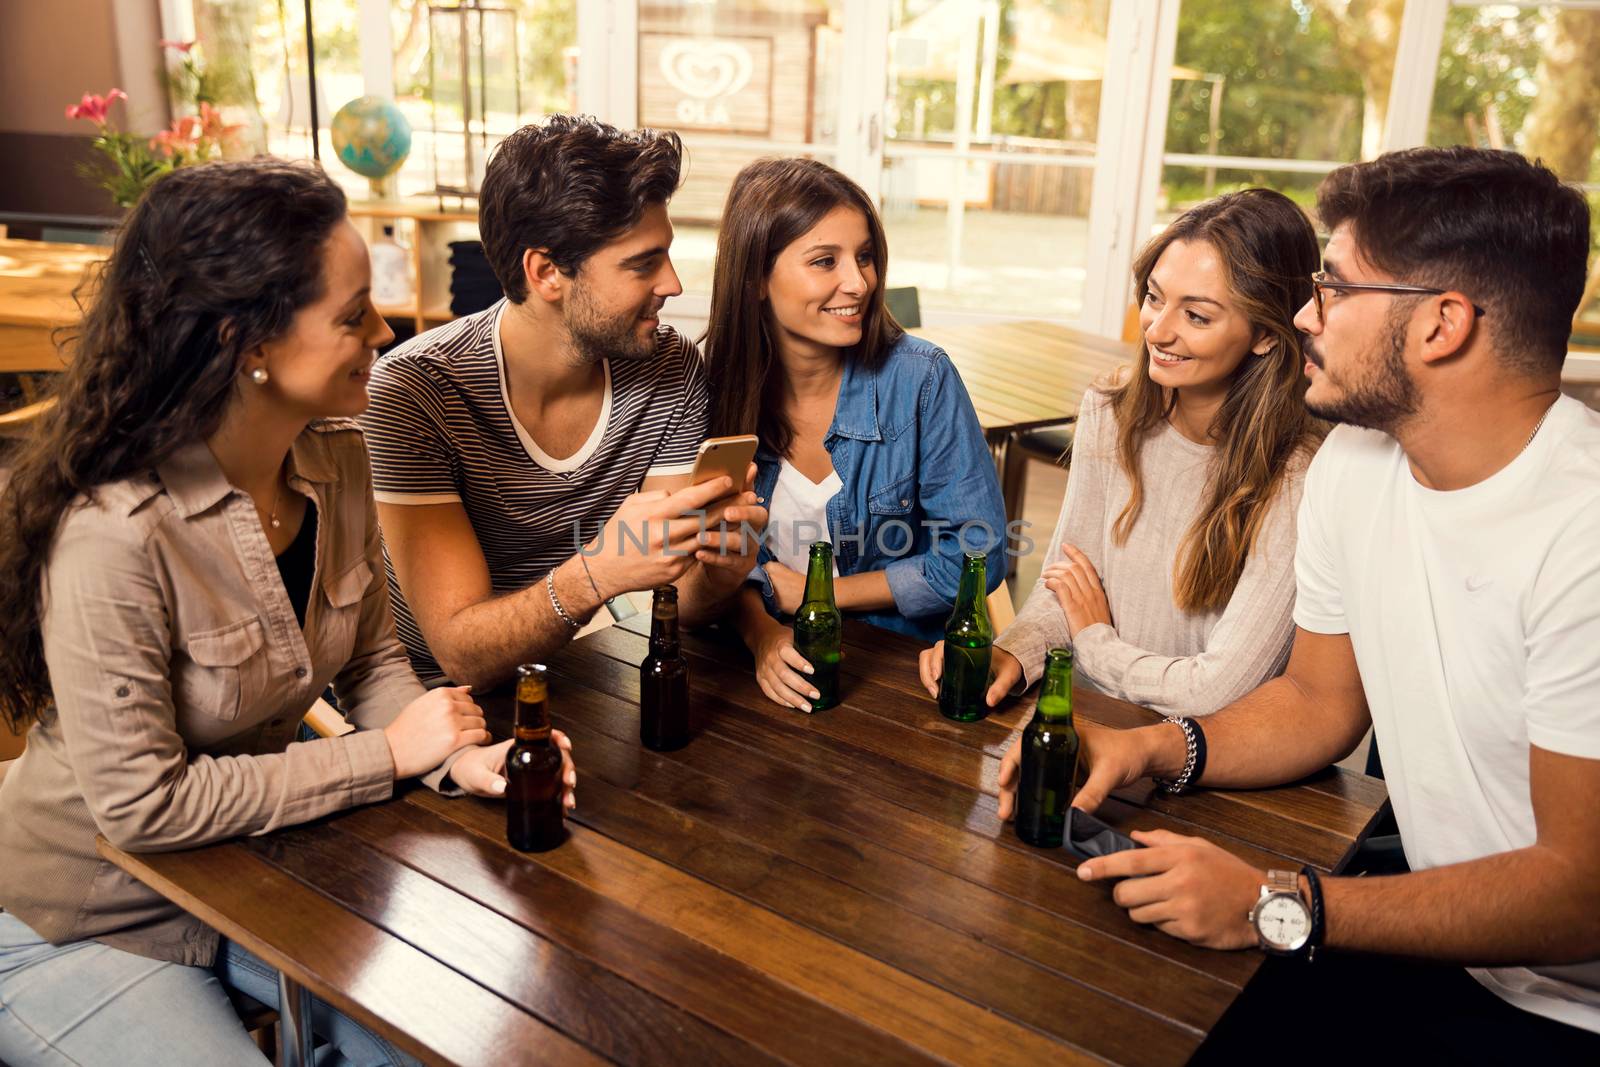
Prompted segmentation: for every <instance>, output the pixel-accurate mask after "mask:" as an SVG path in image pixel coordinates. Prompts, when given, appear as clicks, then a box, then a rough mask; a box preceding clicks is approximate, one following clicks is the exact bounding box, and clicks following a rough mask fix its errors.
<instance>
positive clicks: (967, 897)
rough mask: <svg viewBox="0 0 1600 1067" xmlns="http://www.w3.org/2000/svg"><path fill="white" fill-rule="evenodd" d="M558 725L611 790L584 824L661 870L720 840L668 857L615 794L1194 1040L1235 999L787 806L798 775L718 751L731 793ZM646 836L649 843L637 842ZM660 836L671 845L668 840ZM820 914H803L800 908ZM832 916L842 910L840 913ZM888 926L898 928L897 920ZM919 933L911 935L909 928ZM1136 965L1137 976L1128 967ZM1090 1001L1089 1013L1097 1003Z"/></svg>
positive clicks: (655, 820)
mask: <svg viewBox="0 0 1600 1067" xmlns="http://www.w3.org/2000/svg"><path fill="white" fill-rule="evenodd" d="M614 699H615V698H611V697H608V696H606V695H605V694H601V693H595V692H593V691H586V692H584V693H583V694H582V696H581V697H579V698H578V699H573V700H566V701H563V705H564V706H565V707H567V708H569V709H570V708H573V707H576V706H578V705H579V704H585V705H586V704H589V703H590V702H600V701H605V700H614ZM562 720H563V725H562V729H565V730H567V731H568V732H569V734H570V735H571V736H572V738H573V743H574V745H577V746H579V747H580V748H581V750H582V752H583V753H584V768H585V772H586V774H587V776H588V780H589V782H590V783H591V784H593V783H595V782H597V781H598V782H602V783H605V784H606V786H607V789H605V790H602V797H603V804H602V805H601V808H602V816H603V817H600V818H597V815H596V805H595V802H594V797H595V793H594V791H593V790H590V789H588V788H587V787H586V789H585V799H584V806H585V812H584V814H583V815H582V816H580V818H581V820H582V821H583V822H584V823H585V824H586V825H589V826H591V827H593V828H594V829H597V830H600V831H602V832H604V833H606V834H607V835H608V836H611V837H614V838H617V839H618V840H621V841H624V842H625V843H628V844H632V845H633V846H634V847H635V848H637V849H639V850H640V851H643V852H649V853H650V854H652V855H655V856H657V858H664V859H665V858H669V856H668V853H669V852H671V851H673V850H674V849H675V848H678V847H682V846H683V845H684V844H685V843H686V844H688V845H689V846H691V847H695V848H698V847H699V842H701V841H706V840H714V839H715V837H716V835H715V834H711V833H703V834H702V833H697V834H695V835H694V836H693V837H692V838H691V839H689V840H688V841H687V842H682V841H677V842H674V844H672V845H663V844H662V842H661V840H653V839H651V838H650V837H649V836H648V834H649V831H648V830H647V829H646V828H647V827H650V826H652V824H659V823H660V822H662V819H661V817H660V816H658V815H654V814H653V813H644V814H642V815H641V814H638V813H636V812H635V811H634V810H633V808H632V807H631V806H630V805H628V804H627V803H626V802H625V801H624V800H622V799H619V797H618V796H617V794H618V791H619V790H628V791H629V792H630V793H632V794H635V795H637V797H640V798H644V799H647V800H650V801H653V802H655V803H657V804H659V805H661V806H663V807H665V808H669V809H672V810H673V811H675V812H677V813H678V815H679V816H681V817H682V818H684V819H688V820H690V821H691V822H692V823H693V824H695V825H699V824H704V825H705V826H706V827H714V828H715V830H716V833H718V834H723V835H725V838H732V837H735V836H737V838H739V840H740V841H741V842H744V843H741V844H739V845H738V846H737V847H739V848H757V849H760V850H762V851H771V852H772V853H773V854H775V855H777V856H781V857H782V858H783V859H784V860H785V861H787V862H789V863H792V864H797V865H799V866H801V867H804V868H807V871H808V872H815V873H816V874H817V875H824V876H826V877H827V878H831V879H834V880H836V881H837V882H839V883H843V884H845V885H848V886H850V887H852V888H854V889H858V890H860V891H861V892H863V893H866V894H869V895H871V896H872V897H874V898H876V899H877V900H881V901H884V902H887V903H890V904H893V905H895V906H896V907H899V908H902V909H904V910H905V911H907V912H909V913H911V914H912V915H913V916H916V917H919V918H920V919H926V920H928V921H931V922H933V923H937V924H938V925H940V926H942V927H945V928H947V929H949V930H953V931H956V932H959V933H962V934H965V935H967V936H969V937H972V938H976V939H977V940H979V941H981V942H983V943H984V944H986V945H992V946H994V947H995V948H997V949H1001V950H1003V951H1005V952H1008V953H1010V954H1012V955H1013V956H1016V957H1019V958H1021V959H1024V960H1027V961H1028V962H1029V963H1031V964H1034V965H1035V966H1039V967H1043V968H1046V969H1048V970H1050V971H1053V972H1055V973H1056V974H1058V975H1060V976H1061V977H1063V978H1067V979H1070V980H1072V981H1073V982H1075V983H1081V984H1082V985H1084V986H1087V987H1089V988H1090V989H1095V990H1100V991H1103V992H1105V993H1107V994H1109V995H1111V996H1113V997H1116V998H1118V999H1119V1000H1121V1001H1125V1002H1126V1003H1127V1004H1131V1005H1139V1006H1141V1008H1142V1010H1146V1011H1150V1012H1153V1013H1154V1014H1155V1015H1157V1016H1158V1017H1159V1018H1164V1019H1170V1020H1172V1021H1173V1022H1175V1023H1177V1024H1179V1025H1180V1026H1183V1027H1186V1028H1189V1029H1191V1030H1194V1029H1201V1030H1204V1029H1208V1028H1209V1027H1210V1026H1211V1025H1213V1024H1214V1023H1215V1022H1216V1020H1217V1018H1218V1017H1219V1016H1220V1014H1221V1012H1222V1011H1223V1010H1225V1009H1226V1007H1227V1005H1228V1004H1229V1003H1230V1002H1231V1000H1232V998H1233V996H1234V990H1233V989H1232V987H1230V986H1229V985H1228V984H1227V983H1225V982H1223V981H1221V980H1205V979H1200V978H1199V976H1198V975H1197V974H1196V973H1195V972H1194V971H1193V970H1192V969H1190V968H1188V967H1184V966H1182V965H1180V964H1176V963H1173V962H1171V961H1169V960H1167V959H1165V958H1163V957H1160V956H1157V955H1155V954H1154V953H1149V952H1145V951H1143V950H1138V949H1134V948H1133V946H1131V945H1130V944H1129V943H1127V942H1124V941H1119V940H1117V939H1116V938H1114V937H1112V936H1110V935H1108V934H1103V933H1101V932H1099V931H1098V930H1096V929H1094V928H1093V927H1091V926H1088V925H1085V924H1083V923H1078V922H1071V921H1067V920H1063V919H1061V918H1060V917H1058V916H1055V915H1052V914H1050V913H1048V912H1046V911H1043V910H1041V909H1038V908H1034V907H1032V906H1030V905H1025V904H1023V903H1022V902H1020V901H1018V900H1015V899H1013V898H1010V897H1007V896H1005V895H1003V894H1002V893H1000V892H998V891H996V890H994V889H991V888H988V887H987V886H984V885H979V884H976V883H973V882H970V881H966V880H964V879H962V878H959V877H957V876H955V875H951V874H947V873H945V872H944V871H942V870H940V869H938V868H937V867H935V866H931V865H929V864H927V863H924V862H922V861H921V859H920V858H915V857H912V856H907V855H904V854H902V853H899V852H895V851H893V850H891V849H889V848H885V847H883V846H881V845H878V844H875V843H873V842H872V841H871V840H870V839H868V838H866V837H863V836H858V835H856V834H854V833H852V832H850V831H849V830H846V829H844V828H842V827H840V826H837V825H835V824H834V822H833V821H831V820H829V819H827V818H824V817H821V816H819V815H815V814H811V813H810V812H808V811H806V810H805V809H803V808H800V807H796V806H794V805H792V804H789V803H787V802H786V801H787V799H788V796H789V794H790V793H791V792H792V791H793V789H794V782H793V775H792V774H791V773H787V772H786V771H785V768H784V766H783V765H782V763H781V762H767V763H765V764H763V763H761V762H760V761H759V760H758V759H757V758H755V754H754V753H751V752H749V751H747V750H741V749H737V748H734V747H733V746H729V745H726V744H723V745H720V746H719V747H718V752H717V756H718V760H719V762H721V763H722V764H725V765H740V766H742V767H743V768H744V773H743V774H742V775H741V774H739V773H738V772H737V771H734V772H731V773H730V772H728V771H727V768H726V767H722V768H720V769H722V770H723V771H724V773H725V774H729V775H730V777H732V778H734V779H735V780H734V781H729V780H727V779H726V778H724V777H719V776H718V775H717V774H716V773H715V772H710V773H707V772H701V771H698V770H695V769H693V768H691V767H689V766H687V765H686V764H685V763H683V762H680V761H679V760H678V759H676V758H674V757H675V756H676V754H675V753H669V754H660V755H658V754H655V753H645V752H638V751H637V748H636V746H633V745H632V744H630V743H628V742H627V741H625V740H624V741H619V740H618V739H614V738H611V737H608V736H607V735H606V734H604V733H602V732H600V731H598V730H596V729H595V728H594V727H591V726H590V725H589V724H588V723H587V722H586V721H583V720H580V719H577V718H574V717H573V716H571V715H563V716H562ZM702 739H703V740H704V741H705V742H706V743H707V744H713V745H714V744H716V743H717V739H715V738H713V737H710V736H707V735H702ZM698 743H699V740H697V744H698ZM627 796H628V794H627V793H624V794H622V797H627ZM619 809H622V810H619ZM639 835H646V836H645V837H644V839H643V840H635V838H636V837H638V836H639ZM657 836H659V837H660V838H661V839H662V840H664V839H665V838H666V837H667V836H668V835H666V834H659V835H657ZM672 836H674V837H676V836H677V835H672ZM699 859H700V857H699V856H695V857H693V858H692V859H691V860H680V859H676V858H673V859H671V862H673V863H674V864H675V865H676V866H679V867H682V868H684V869H692V867H693V864H694V862H695V861H698V860H699ZM795 884H796V885H797V886H801V885H810V884H816V883H815V879H814V878H812V877H811V876H810V874H809V873H808V874H807V876H805V877H801V878H796V879H795ZM1054 891H1055V892H1057V893H1072V894H1084V895H1086V896H1093V897H1098V898H1103V897H1104V893H1103V892H1100V891H1099V887H1093V886H1087V885H1084V884H1083V883H1081V882H1077V881H1076V880H1075V879H1072V878H1071V877H1070V876H1069V875H1068V874H1067V873H1066V872H1064V871H1062V872H1059V873H1058V881H1057V884H1056V887H1055V890H1054ZM817 896H818V897H819V898H826V897H828V896H830V891H829V889H828V887H827V886H826V884H825V883H823V884H822V885H821V888H820V889H818V891H817ZM752 899H755V898H754V897H752ZM769 906H771V905H770V904H769ZM812 906H813V905H811V904H809V903H807V904H805V905H803V908H810V907H812ZM828 906H829V907H834V906H835V903H830V904H829V905H828ZM776 910H781V911H783V913H784V914H786V915H790V916H791V917H795V916H797V915H799V914H800V913H799V912H798V911H796V910H793V909H788V908H778V909H776ZM844 910H848V912H849V913H850V916H851V920H850V921H851V922H852V923H853V924H854V923H859V922H860V921H862V919H863V918H865V916H866V915H867V914H869V913H871V912H872V911H873V909H872V908H870V907H858V906H856V905H852V904H848V902H846V905H845V909H844ZM1106 917H1107V918H1109V917H1110V915H1107V916H1106ZM831 918H832V917H831V916H829V917H828V918H827V919H825V920H824V921H823V922H822V923H821V924H817V923H810V925H814V926H816V927H817V928H818V929H824V930H825V931H828V932H832V931H831V930H829V925H830V921H829V920H831ZM887 921H889V922H895V923H899V922H900V920H896V919H894V918H893V917H892V916H891V917H890V918H889V919H888V920H887ZM918 925H919V924H916V923H913V924H912V927H911V928H912V929H915V928H917V927H918ZM834 936H836V937H837V936H839V935H837V934H835V935H834ZM880 958H882V957H880ZM1130 961H1132V962H1134V963H1135V964H1136V966H1134V967H1129V966H1128V965H1127V964H1128V963H1129V962H1130ZM1152 994H1154V996H1152ZM1084 999H1085V1000H1087V1001H1089V1002H1091V1003H1092V1002H1094V1001H1095V1000H1097V999H1098V998H1093V997H1091V998H1084ZM995 1006H996V1007H1000V1005H998V1004H997V1005H995ZM1119 1010H1120V1009H1119ZM1063 1021H1065V1020H1063ZM1068 1036H1069V1037H1070V1036H1071V1035H1070V1034H1069V1035H1068ZM1079 1043H1080V1044H1083V1042H1082V1041H1080V1042H1079ZM1090 1047H1091V1048H1092V1046H1090Z"/></svg>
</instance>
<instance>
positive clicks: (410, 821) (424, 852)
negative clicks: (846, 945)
mask: <svg viewBox="0 0 1600 1067" xmlns="http://www.w3.org/2000/svg"><path fill="white" fill-rule="evenodd" d="M420 792H424V793H425V792H426V791H425V790H423V791H420ZM430 795H431V794H430ZM458 803H460V804H462V805H477V806H481V807H484V808H486V809H487V811H488V814H487V815H486V816H485V817H484V819H485V825H489V824H493V823H495V822H498V823H499V824H500V825H501V826H503V825H504V813H503V811H502V809H500V808H499V807H498V806H497V805H495V804H493V803H490V802H488V801H481V800H472V799H461V800H459V801H458ZM434 807H436V806H435V805H432V804H431V802H429V801H428V799H427V798H426V797H418V798H415V802H414V803H405V804H398V803H397V804H391V805H388V806H387V807H386V808H385V809H384V810H383V812H382V817H381V818H378V817H368V816H366V815H364V814H363V815H359V816H356V817H353V818H352V819H351V820H350V821H349V822H348V823H346V824H345V826H346V828H347V829H348V830H349V831H350V832H351V833H353V834H355V835H357V836H360V837H361V838H363V839H364V840H365V841H367V842H368V843H369V844H371V845H372V846H373V847H375V848H377V849H379V850H381V851H387V852H390V854H391V855H393V856H394V857H395V858H396V859H397V861H401V862H404V863H406V864H407V865H408V866H411V867H414V868H415V869H416V870H418V871H421V872H422V873H424V874H427V875H429V876H430V877H432V878H435V879H437V880H439V881H441V882H448V883H449V884H450V885H451V886H452V887H453V888H455V889H457V890H458V891H459V892H461V893H462V894H463V895H465V896H467V897H470V898H472V899H473V900H474V901H476V902H478V903H479V904H481V905H482V906H483V907H485V908H489V909H491V910H493V911H495V912H497V913H499V914H501V915H503V916H506V917H507V918H509V919H511V920H512V921H514V922H516V923H517V924H518V925H520V926H523V927H525V928H527V929H530V930H533V931H535V932H537V933H538V934H540V936H542V937H545V938H547V939H548V940H550V941H551V942H553V943H556V944H560V945H562V946H563V947H565V948H568V949H570V950H571V951H572V952H574V953H576V954H578V955H580V956H583V957H585V958H587V959H590V960H592V961H594V962H596V963H597V964H600V965H603V966H605V967H607V968H608V969H609V970H611V971H613V972H614V973H615V974H617V975H618V976H619V977H621V978H623V979H625V980H627V981H629V982H631V983H633V984H635V985H637V986H639V987H640V988H641V989H644V990H646V991H648V992H650V993H652V994H653V995H655V996H657V997H659V998H661V999H662V1000H666V1001H669V1002H672V1003H675V1004H677V1005H678V1006H679V1007H681V1008H683V1009H684V1010H686V1011H689V1012H691V1013H693V1014H695V1015H697V1016H699V1017H700V1018H703V1019H705V1020H706V1021H707V1022H708V1023H710V1024H711V1025H713V1026H716V1027H718V1028H720V1029H723V1030H725V1031H727V1032H728V1033H730V1034H734V1035H736V1036H738V1037H739V1038H740V1039H741V1040H744V1041H746V1042H748V1043H749V1044H750V1045H751V1046H753V1047H755V1048H759V1049H762V1050H764V1051H765V1052H766V1053H769V1054H770V1055H772V1056H774V1057H777V1058H778V1059H781V1060H783V1061H784V1062H789V1063H822V1062H827V1061H828V1060H830V1059H831V1058H833V1057H838V1058H841V1059H844V1060H847V1061H851V1062H861V1063H898V1064H925V1063H930V1062H934V1061H932V1060H931V1059H930V1058H929V1057H928V1056H927V1055H926V1054H925V1053H921V1052H918V1051H917V1050H916V1049H914V1048H912V1047H911V1046H910V1045H908V1044H906V1043H904V1042H902V1041H898V1040H896V1039H895V1038H893V1037H891V1036H890V1035H888V1034H886V1033H884V1032H883V1031H881V1030H878V1029H876V1028H874V1027H871V1026H868V1025H865V1024H863V1023H861V1022H859V1021H857V1020H856V1019H854V1018H852V1017H850V1016H848V1015H844V1014H841V1013H839V1012H837V1011H835V1010H834V1009H832V1008H830V1007H828V1006H827V1005H826V1004H824V1003H822V1002H821V1001H819V1000H816V999H814V998H812V997H810V996H807V995H805V994H804V993H801V992H799V991H797V990H795V989H793V988H791V987H789V986H787V985H784V984H783V983H781V982H778V981H776V980H775V979H773V978H771V977H769V976H768V975H766V974H763V973H762V972H761V971H759V970H757V969H755V968H753V967H750V966H748V965H746V964H744V963H742V962H740V961H738V960H735V959H732V958H730V957H728V956H726V955H724V954H723V953H720V952H718V951H716V950H715V949H712V948H709V947H708V946H706V945H704V944H702V943H701V942H699V941H696V940H694V939H692V938H690V937H687V936H686V935H684V934H682V933H679V932H678V931H677V930H674V929H673V928H672V927H671V926H669V925H665V924H662V923H659V922H656V921H655V920H653V919H649V918H646V917H644V916H641V915H639V914H637V913H635V912H634V911H632V910H630V909H629V908H628V907H627V906H625V905H624V904H622V903H619V902H617V901H614V900H612V899H610V898H608V897H605V896H602V895H600V894H598V893H595V892H593V891H592V890H590V889H588V888H587V887H585V886H584V885H582V884H581V883H579V882H577V881H574V880H572V879H569V878H567V877H565V876H563V875H561V874H559V873H557V872H555V871H552V870H550V869H548V868H546V867H545V866H543V865H541V864H539V863H536V862H532V861H530V860H528V859H527V858H525V857H523V856H522V855H520V854H518V853H517V852H515V851H513V850H511V849H509V848H507V847H505V844H504V841H503V840H500V839H497V838H493V837H491V836H488V835H487V834H483V835H480V834H475V833H463V832H462V831H461V828H460V827H459V826H458V825H457V824H456V823H453V822H450V821H449V820H447V819H445V818H443V817H442V816H441V815H439V814H438V813H437V812H436V811H435V810H433V809H434ZM502 837H503V834H502Z"/></svg>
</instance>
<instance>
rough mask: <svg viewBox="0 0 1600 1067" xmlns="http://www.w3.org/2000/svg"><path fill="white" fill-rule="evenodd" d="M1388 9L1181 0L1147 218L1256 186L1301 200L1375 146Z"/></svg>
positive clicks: (1390, 57) (1393, 15)
mask: <svg viewBox="0 0 1600 1067" xmlns="http://www.w3.org/2000/svg"><path fill="white" fill-rule="evenodd" d="M1400 10H1401V5H1400V4H1399V3H1388V4H1384V3H1372V4H1351V3H1347V2H1344V0H1183V6H1182V13H1181V15H1180V18H1179V23H1178V39H1177V49H1176V57H1175V58H1176V65H1175V66H1174V68H1173V72H1172V91H1171V97H1170V104H1169V107H1168V112H1167V136H1166V154H1165V156H1164V157H1163V163H1164V166H1163V169H1162V181H1161V194H1160V202H1159V204H1158V206H1157V219H1158V220H1159V221H1160V222H1162V223H1164V222H1165V221H1168V220H1170V219H1171V218H1172V217H1174V216H1175V215H1177V214H1178V213H1179V212H1181V211H1182V210H1184V209H1185V208H1187V207H1189V206H1191V205H1193V204H1195V203H1197V202H1199V201H1200V200H1203V199H1206V198H1207V197H1210V196H1213V195H1215V194H1217V193H1220V192H1227V191H1229V190H1232V189H1240V188H1244V187H1246V186H1267V187H1268V188H1272V189H1277V190H1278V191H1279V192H1282V193H1284V194H1285V195H1287V196H1290V197H1292V198H1294V199H1295V200H1297V201H1300V202H1301V203H1303V204H1309V203H1310V202H1311V201H1312V199H1313V198H1314V194H1315V191H1316V187H1317V183H1318V182H1319V181H1321V180H1322V176H1323V175H1324V174H1326V173H1328V171H1330V170H1332V169H1334V168H1335V167H1337V166H1339V165H1340V164H1343V163H1351V162H1355V161H1357V160H1362V159H1371V158H1372V157H1373V156H1376V155H1377V154H1378V153H1379V152H1380V151H1382V150H1383V142H1384V136H1383V135H1384V122H1385V118H1386V115H1387V112H1388V108H1389V96H1390V88H1391V85H1392V83H1393V81H1394V67H1395V51H1396V45H1397V42H1398V37H1399V15H1400Z"/></svg>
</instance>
